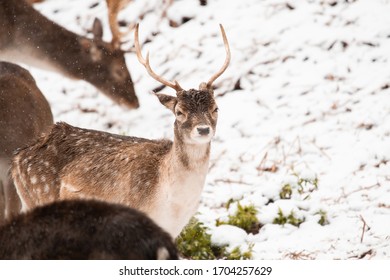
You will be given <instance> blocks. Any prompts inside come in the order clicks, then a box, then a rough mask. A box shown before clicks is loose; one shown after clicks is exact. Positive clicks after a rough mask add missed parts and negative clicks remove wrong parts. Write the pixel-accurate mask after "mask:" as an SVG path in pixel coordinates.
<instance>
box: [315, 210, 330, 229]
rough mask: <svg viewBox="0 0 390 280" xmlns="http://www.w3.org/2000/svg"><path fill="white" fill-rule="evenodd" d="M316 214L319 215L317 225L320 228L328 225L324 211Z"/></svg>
mask: <svg viewBox="0 0 390 280" xmlns="http://www.w3.org/2000/svg"><path fill="white" fill-rule="evenodd" d="M316 214H318V215H320V219H319V220H318V223H319V224H320V225H321V226H325V225H329V220H328V216H327V213H326V212H325V211H324V210H320V211H318V212H317V213H316Z"/></svg>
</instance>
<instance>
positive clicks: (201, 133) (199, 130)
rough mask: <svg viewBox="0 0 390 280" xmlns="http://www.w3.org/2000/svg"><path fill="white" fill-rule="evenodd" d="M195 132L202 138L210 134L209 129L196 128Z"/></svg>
mask: <svg viewBox="0 0 390 280" xmlns="http://www.w3.org/2000/svg"><path fill="white" fill-rule="evenodd" d="M197 130H198V133H199V134H200V135H202V136H206V135H209V133H210V127H198V128H197Z"/></svg>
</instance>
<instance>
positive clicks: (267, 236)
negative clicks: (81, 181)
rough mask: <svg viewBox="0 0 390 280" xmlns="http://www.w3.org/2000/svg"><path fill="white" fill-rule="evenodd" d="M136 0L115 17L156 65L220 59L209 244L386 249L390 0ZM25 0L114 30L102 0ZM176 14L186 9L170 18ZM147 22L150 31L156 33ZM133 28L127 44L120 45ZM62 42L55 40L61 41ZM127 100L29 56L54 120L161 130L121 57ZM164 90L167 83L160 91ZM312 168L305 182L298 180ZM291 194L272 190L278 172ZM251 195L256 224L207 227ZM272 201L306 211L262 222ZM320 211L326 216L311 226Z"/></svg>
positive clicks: (193, 73)
mask: <svg viewBox="0 0 390 280" xmlns="http://www.w3.org/2000/svg"><path fill="white" fill-rule="evenodd" d="M162 2H163V1H161V0H153V1H152V0H148V1H146V0H136V1H134V2H133V3H131V4H130V5H129V6H128V7H127V8H126V9H125V10H123V11H122V12H121V13H120V15H119V19H120V20H123V21H126V22H128V23H131V22H133V23H134V22H137V21H139V16H140V15H144V18H143V19H142V21H141V22H140V37H141V41H143V40H144V39H146V38H148V39H150V40H151V42H150V43H148V44H145V45H144V46H143V53H144V54H146V51H147V50H150V53H151V64H152V66H153V67H154V69H155V71H156V72H158V73H164V77H166V78H168V79H173V78H176V79H177V80H179V81H180V84H181V85H182V86H183V87H184V88H186V89H189V88H197V87H198V85H199V83H200V82H202V81H206V80H208V78H209V77H210V76H211V75H212V74H213V73H214V72H215V71H217V69H219V68H220V67H221V65H222V63H223V61H224V59H225V51H224V48H223V43H222V39H221V36H220V32H219V27H218V24H219V23H222V24H223V25H224V27H225V30H226V33H227V36H228V39H229V42H230V47H231V51H232V61H231V64H230V66H229V68H228V70H227V71H226V72H225V73H224V74H223V75H222V76H221V78H220V79H218V81H217V82H216V85H217V86H218V89H217V90H216V95H217V96H218V97H217V103H218V105H219V108H220V114H219V122H218V127H217V135H216V137H215V139H214V141H213V143H212V157H211V163H210V171H209V174H208V177H207V181H206V185H205V189H204V192H203V195H202V202H201V205H200V208H199V213H198V214H197V215H196V217H197V218H198V219H199V220H200V221H201V222H203V223H204V224H205V225H206V226H207V227H208V228H209V233H211V234H212V238H213V240H214V241H215V242H218V243H222V244H228V245H230V246H231V248H233V247H235V246H241V247H242V248H243V249H245V248H246V247H247V246H249V244H254V246H253V258H254V259H358V258H364V259H389V258H390V141H389V139H390V16H389V15H390V1H388V0H349V1H348V0H322V1H320V0H290V1H282V0H273V1H271V0H268V1H266V0H263V1H262V0H241V1H237V0H236V1H233V0H229V1H227V0H209V1H208V4H207V5H206V6H200V4H199V1H197V0H181V1H174V3H173V5H172V6H171V7H170V8H169V9H168V18H169V19H170V20H172V21H175V22H177V23H179V24H180V25H179V27H177V28H173V27H170V26H169V23H168V19H167V18H161V13H162V10H163V7H164V5H163V4H162ZM35 8H36V9H38V10H39V11H41V12H42V13H43V14H44V15H46V16H47V17H49V18H50V19H52V20H54V21H55V22H57V23H59V24H61V25H63V26H65V27H66V28H68V29H70V30H72V31H74V32H76V33H79V34H86V33H87V30H88V29H90V27H91V26H92V22H93V20H94V18H95V17H98V18H100V19H101V20H102V21H103V24H104V26H105V34H104V38H105V39H106V40H111V33H110V31H109V28H108V24H107V8H106V4H105V1H103V0H85V1H76V0H66V1H65V0H63V1H59V0H46V1H45V2H43V3H41V4H36V5H35ZM183 18H189V19H190V20H189V21H188V22H186V23H185V24H181V21H182V19H183ZM153 34H157V35H155V36H154V35H153ZM132 35H133V33H130V34H129V36H128V37H127V39H129V42H128V44H125V46H124V47H126V48H131V46H132V43H133V39H132ZM59 43H60V42H59ZM126 61H127V65H128V68H129V70H130V72H131V75H132V77H133V80H134V82H135V88H136V92H137V95H138V98H139V99H140V104H141V107H140V108H139V109H138V110H127V109H125V108H121V107H120V106H118V105H116V104H114V103H113V102H112V101H110V100H109V99H108V98H106V97H105V96H104V95H103V94H101V93H99V92H98V91H97V90H96V89H95V88H94V87H92V86H91V85H89V84H87V83H85V82H82V81H75V80H68V79H67V78H64V77H63V76H60V75H57V74H55V73H51V72H45V71H43V70H39V69H35V68H31V67H28V66H26V67H27V68H28V69H29V70H30V71H31V72H32V74H33V76H34V77H35V78H36V80H37V83H38V86H39V87H40V88H41V90H42V92H43V93H44V94H45V96H46V97H47V99H48V100H49V102H50V104H51V107H52V111H53V114H54V116H55V121H65V122H68V123H70V124H72V125H75V126H80V127H85V128H91V129H98V130H104V131H109V132H113V133H119V134H126V135H133V136H139V137H146V138H162V137H168V138H172V135H173V129H172V126H173V121H174V117H173V115H172V114H171V113H170V112H169V111H168V110H167V109H165V108H164V107H163V106H161V104H160V103H159V102H158V100H157V99H156V98H155V97H154V96H153V95H151V94H150V92H151V90H153V89H154V88H156V87H158V86H159V84H158V83H157V82H156V81H154V80H153V79H152V78H150V77H149V76H148V75H147V73H146V71H145V69H144V68H143V67H142V66H141V65H140V64H139V63H138V61H137V59H136V57H135V54H134V53H129V54H127V55H126ZM165 92H166V93H171V94H174V93H173V91H172V90H171V89H166V90H165ZM299 178H300V179H307V180H313V179H317V180H318V187H317V188H314V187H313V186H312V185H311V186H310V184H309V185H308V186H307V188H306V189H304V190H303V193H299V192H298V191H297V188H298V186H297V180H298V179H299ZM287 183H289V184H290V185H291V186H292V188H293V194H292V197H291V199H280V196H279V193H280V191H281V189H282V188H283V186H284V185H285V184H287ZM230 199H233V200H234V201H239V202H240V204H241V205H255V206H256V209H257V210H258V219H259V221H260V223H261V224H262V225H263V226H262V227H261V229H260V231H259V233H258V234H247V233H246V232H244V231H241V230H240V229H238V228H235V229H232V228H231V227H228V226H224V227H219V228H217V227H216V225H215V221H216V220H217V219H219V220H224V219H226V218H227V217H228V215H229V214H231V213H233V212H234V209H235V205H236V204H235V203H233V204H232V205H231V206H230V208H229V209H226V207H225V205H226V203H227V202H228V201H229V200H230ZM279 209H281V210H282V211H283V213H285V214H286V215H288V214H289V213H291V211H293V213H294V215H295V216H296V217H297V218H302V219H304V222H303V223H302V224H301V225H300V226H299V227H296V226H293V225H290V224H286V225H278V224H273V219H274V218H275V217H277V213H278V211H279ZM319 211H323V212H326V215H327V218H328V220H329V224H327V225H325V226H321V225H319V224H318V221H319V218H320V216H319V214H318V212H319Z"/></svg>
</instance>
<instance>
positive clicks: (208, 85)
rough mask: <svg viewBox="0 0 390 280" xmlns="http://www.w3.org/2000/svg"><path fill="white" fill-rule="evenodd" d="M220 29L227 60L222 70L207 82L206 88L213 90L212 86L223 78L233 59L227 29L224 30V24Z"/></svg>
mask: <svg viewBox="0 0 390 280" xmlns="http://www.w3.org/2000/svg"><path fill="white" fill-rule="evenodd" d="M219 27H220V28H221V33H222V38H223V43H224V45H225V50H226V59H225V63H224V64H223V65H222V68H221V69H220V70H219V71H218V72H217V73H215V74H214V75H213V76H212V77H211V78H210V80H209V81H208V82H207V84H206V87H207V88H211V86H212V85H213V83H214V81H215V80H216V79H217V78H218V77H219V76H221V75H222V73H223V72H225V70H226V68H227V67H228V66H229V63H230V57H231V55H230V47H229V42H228V39H227V37H226V33H225V29H223V26H222V24H220V25H219Z"/></svg>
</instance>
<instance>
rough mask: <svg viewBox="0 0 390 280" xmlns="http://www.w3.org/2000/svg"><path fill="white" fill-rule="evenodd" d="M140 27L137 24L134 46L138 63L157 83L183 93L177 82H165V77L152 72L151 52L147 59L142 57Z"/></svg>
mask: <svg viewBox="0 0 390 280" xmlns="http://www.w3.org/2000/svg"><path fill="white" fill-rule="evenodd" d="M138 26H139V24H138V23H137V25H136V26H135V32H134V46H135V52H136V53H137V58H138V61H139V62H140V63H141V64H142V65H143V66H144V67H145V68H146V70H147V71H148V73H149V75H150V76H151V77H152V78H153V79H155V80H156V81H158V82H160V83H162V84H163V85H165V86H168V87H170V88H173V89H174V90H176V92H178V91H182V90H183V89H182V87H181V86H180V85H179V83H178V82H177V81H176V80H174V81H173V82H171V81H168V80H165V79H164V78H163V77H161V76H159V75H157V74H156V73H155V72H154V71H153V70H152V68H151V67H150V64H149V52H148V53H147V54H146V59H144V58H143V57H142V53H141V48H140V46H139V38H138Z"/></svg>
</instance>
